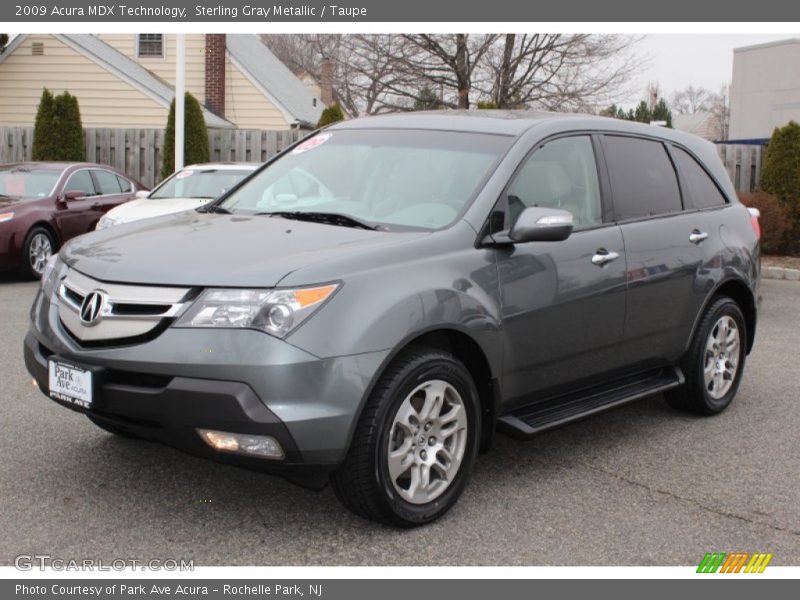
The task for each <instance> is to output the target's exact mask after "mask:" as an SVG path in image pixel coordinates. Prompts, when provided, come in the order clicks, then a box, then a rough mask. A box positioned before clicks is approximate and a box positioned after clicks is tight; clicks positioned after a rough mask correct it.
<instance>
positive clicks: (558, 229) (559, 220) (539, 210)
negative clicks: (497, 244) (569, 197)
mask: <svg viewBox="0 0 800 600" xmlns="http://www.w3.org/2000/svg"><path fill="white" fill-rule="evenodd" d="M573 227H574V223H573V220H572V213H571V212H569V211H566V210H561V209H557V208H543V207H541V206H529V207H528V208H526V209H525V210H523V211H522V212H521V213H520V214H519V217H518V218H517V221H516V223H514V225H513V226H512V227H511V231H510V232H509V234H508V237H509V239H510V240H511V241H512V242H514V243H518V244H523V243H525V242H560V241H562V240H565V239H567V238H568V237H569V236H570V235H571V234H572V229H573Z"/></svg>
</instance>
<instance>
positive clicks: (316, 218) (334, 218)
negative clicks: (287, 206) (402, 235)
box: [256, 210, 379, 231]
mask: <svg viewBox="0 0 800 600" xmlns="http://www.w3.org/2000/svg"><path fill="white" fill-rule="evenodd" d="M256 215H267V216H270V217H282V218H284V219H295V220H297V221H310V222H312V223H325V224H326V225H338V226H340V227H355V228H358V229H369V230H370V231H377V230H378V228H379V226H378V225H372V224H370V223H367V222H366V221H360V220H359V219H356V218H355V217H351V216H350V215H343V214H340V213H328V212H304V211H301V210H289V211H276V212H261V213H256Z"/></svg>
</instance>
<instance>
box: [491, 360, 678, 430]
mask: <svg viewBox="0 0 800 600" xmlns="http://www.w3.org/2000/svg"><path fill="white" fill-rule="evenodd" d="M683 382H684V377H683V373H682V372H681V370H680V369H679V368H678V367H669V368H664V369H657V370H654V371H648V372H646V373H641V374H639V375H637V376H635V377H626V378H625V379H620V380H617V381H614V382H611V383H608V384H604V385H602V386H598V387H593V388H589V389H585V390H581V391H579V392H575V393H571V394H565V395H563V396H557V397H555V398H551V399H549V400H544V401H541V402H536V403H534V404H529V405H527V406H523V407H521V408H518V409H516V410H515V411H514V412H511V413H509V414H507V415H504V416H502V417H500V418H499V419H498V420H497V424H498V429H499V430H500V431H502V432H503V433H505V434H507V435H510V436H512V437H516V438H528V437H531V436H534V435H536V434H537V433H541V432H542V431H546V430H548V429H553V428H555V427H560V426H561V425H565V424H567V423H571V422H572V421H577V420H579V419H583V418H584V417H588V416H589V415H593V414H595V413H599V412H602V411H604V410H608V409H610V408H614V407H616V406H621V405H622V404H627V403H628V402H633V401H634V400H639V399H640V398H645V397H647V396H652V395H653V394H657V393H659V392H663V391H664V390H669V389H671V388H674V387H678V386H679V385H682V384H683Z"/></svg>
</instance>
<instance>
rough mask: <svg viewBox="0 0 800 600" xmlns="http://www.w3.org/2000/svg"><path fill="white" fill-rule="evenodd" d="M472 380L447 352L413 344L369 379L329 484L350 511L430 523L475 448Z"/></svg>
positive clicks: (449, 499)
mask: <svg viewBox="0 0 800 600" xmlns="http://www.w3.org/2000/svg"><path fill="white" fill-rule="evenodd" d="M479 408H480V404H479V399H478V392H477V389H476V387H475V383H474V382H473V380H472V377H471V376H470V374H469V372H468V371H467V369H466V368H465V367H464V365H463V364H462V363H461V362H460V361H458V360H457V359H456V358H455V357H454V356H452V355H450V354H447V353H445V352H442V351H440V350H435V349H416V350H413V351H411V352H408V353H406V354H404V355H403V356H401V357H400V358H398V359H397V360H396V361H395V362H394V363H392V365H391V366H390V367H389V368H388V369H387V372H386V373H385V374H384V375H383V377H382V378H381V380H380V382H379V383H378V385H377V386H376V388H375V390H374V391H373V393H372V394H371V395H370V398H369V399H368V401H367V405H366V406H365V408H364V411H363V414H362V416H361V419H360V420H359V423H358V426H357V428H356V432H355V435H354V438H353V441H352V444H351V447H350V451H349V452H348V454H347V457H346V459H345V461H344V463H343V464H342V466H341V468H340V469H339V470H338V471H337V472H336V473H335V474H334V475H333V477H332V479H331V482H332V485H333V489H334V491H335V492H336V494H337V496H338V497H339V499H340V500H341V501H342V502H343V504H344V505H345V506H346V507H347V508H348V509H350V510H351V511H353V512H354V513H356V514H358V515H360V516H362V517H364V518H367V519H371V520H374V521H378V522H381V523H386V524H390V525H395V526H400V527H414V526H417V525H422V524H425V523H429V522H431V521H433V520H435V519H437V518H439V517H440V516H442V515H443V514H444V513H446V512H447V511H448V510H449V509H450V508H452V506H453V505H454V504H455V503H456V501H457V500H458V497H459V496H460V495H461V493H462V492H463V490H464V488H465V486H466V484H467V481H468V479H469V474H470V471H471V470H472V465H473V463H474V462H475V457H476V456H477V454H478V440H479V431H480V414H481V411H480V410H479Z"/></svg>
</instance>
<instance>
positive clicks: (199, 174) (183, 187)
mask: <svg viewBox="0 0 800 600" xmlns="http://www.w3.org/2000/svg"><path fill="white" fill-rule="evenodd" d="M258 167H259V165H258V164H256V163H233V162H231V163H206V164H199V165H191V166H189V167H186V168H184V169H181V170H180V171H178V172H177V173H173V174H172V175H170V176H169V177H168V178H167V179H165V180H164V181H163V182H161V184H159V185H158V186H157V187H156V188H155V189H154V190H153V191H152V192H140V193H139V194H137V198H136V200H132V201H131V202H126V203H125V204H123V205H122V206H118V207H117V208H115V209H113V210H110V211H109V212H108V213H106V214H105V216H103V217H102V218H101V219H100V221H98V223H97V229H105V228H106V227H111V226H112V225H119V224H121V223H129V222H130V221H138V220H139V219H148V218H150V217H159V216H162V215H169V214H172V213H177V212H181V211H184V210H191V209H193V208H198V207H200V206H203V205H204V204H208V203H209V202H211V201H212V200H216V199H217V198H219V197H220V196H221V195H222V194H224V193H225V192H227V191H228V190H230V189H231V188H232V187H233V186H235V185H236V184H237V183H239V182H240V181H241V180H242V179H244V178H245V177H247V176H248V175H250V174H251V173H252V172H253V171H255V170H256V169H257V168H258Z"/></svg>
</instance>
